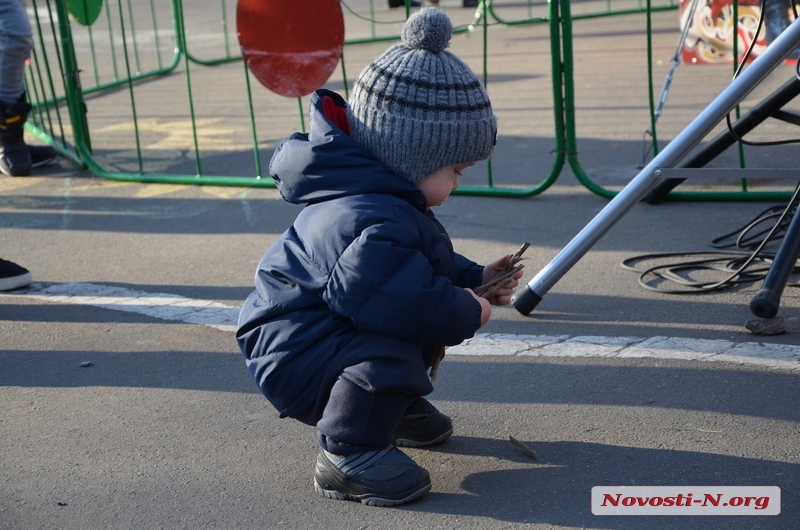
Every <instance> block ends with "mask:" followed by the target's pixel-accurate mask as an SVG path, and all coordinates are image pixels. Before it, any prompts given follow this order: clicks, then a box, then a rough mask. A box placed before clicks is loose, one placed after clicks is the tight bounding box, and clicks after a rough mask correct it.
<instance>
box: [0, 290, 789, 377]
mask: <svg viewBox="0 0 800 530" xmlns="http://www.w3.org/2000/svg"><path fill="white" fill-rule="evenodd" d="M4 296H26V297H31V298H36V299H39V300H43V301H46V302H49V303H58V304H85V305H90V306H95V307H102V308H105V309H113V310H115V311H128V312H132V313H139V314H143V315H148V316H151V317H155V318H160V319H163V320H173V321H179V322H184V323H188V324H200V325H203V326H209V327H212V328H215V329H220V330H223V331H228V332H233V331H235V330H236V322H237V319H238V316H239V307H231V306H229V305H225V304H222V303H219V302H214V301H212V300H199V299H195V298H186V297H184V296H178V295H174V294H166V293H149V292H144V291H136V290H133V289H126V288H124V287H114V286H109V285H99V284H91V283H34V284H32V285H31V287H30V288H28V289H26V290H22V291H14V292H12V293H4ZM447 354H448V355H470V356H479V355H485V356H492V355H504V356H513V355H516V356H521V357H522V356H534V357H617V358H635V357H649V358H659V359H682V360H692V361H724V362H733V363H739V364H754V365H761V366H769V367H773V368H781V369H789V370H797V371H800V346H793V345H785V344H769V343H761V342H732V341H726V340H704V339H685V338H676V337H662V336H656V337H602V336H569V335H508V334H501V333H490V334H486V333H479V334H477V335H476V336H475V337H473V338H472V339H468V340H466V341H464V342H463V343H462V344H460V345H458V346H453V347H451V348H448V349H447Z"/></svg>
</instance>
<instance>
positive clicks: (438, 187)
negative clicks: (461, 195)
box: [415, 162, 475, 208]
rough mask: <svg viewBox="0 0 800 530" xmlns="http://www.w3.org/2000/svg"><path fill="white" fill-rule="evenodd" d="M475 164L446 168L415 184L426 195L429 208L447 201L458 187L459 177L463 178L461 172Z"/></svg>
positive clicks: (455, 165)
mask: <svg viewBox="0 0 800 530" xmlns="http://www.w3.org/2000/svg"><path fill="white" fill-rule="evenodd" d="M474 164H475V162H470V163H468V164H454V165H452V166H445V167H443V168H442V169H439V170H437V171H434V172H433V173H431V174H430V175H428V176H427V177H425V178H424V179H422V181H421V182H419V183H417V184H415V186H416V187H417V189H418V190H420V191H421V192H422V193H423V195H425V202H426V204H427V206H428V208H430V207H432V206H439V205H440V204H442V203H443V202H444V201H446V200H447V198H448V197H449V196H450V194H451V193H452V192H453V190H454V189H456V188H457V187H458V177H460V176H461V172H462V171H464V170H465V169H467V168H468V167H470V166H472V165H474Z"/></svg>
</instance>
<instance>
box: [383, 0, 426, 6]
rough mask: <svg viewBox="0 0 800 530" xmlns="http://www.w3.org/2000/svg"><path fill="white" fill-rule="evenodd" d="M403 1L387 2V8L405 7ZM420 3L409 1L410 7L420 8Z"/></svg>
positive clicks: (393, 0) (390, 0)
mask: <svg viewBox="0 0 800 530" xmlns="http://www.w3.org/2000/svg"><path fill="white" fill-rule="evenodd" d="M405 6H406V3H405V0H389V7H405ZM420 6H422V2H419V1H418V0H411V7H420Z"/></svg>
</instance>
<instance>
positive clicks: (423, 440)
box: [394, 398, 453, 447]
mask: <svg viewBox="0 0 800 530" xmlns="http://www.w3.org/2000/svg"><path fill="white" fill-rule="evenodd" d="M452 434H453V422H452V421H451V420H450V418H449V417H447V416H446V415H444V414H442V413H441V412H439V410H438V409H437V408H436V407H434V406H433V405H432V404H431V403H430V401H428V400H427V399H425V398H417V399H416V400H414V401H413V402H412V403H411V405H409V407H408V408H407V409H406V411H405V412H404V413H403V417H402V418H400V423H399V424H398V425H397V428H395V430H394V444H395V445H398V446H400V447H428V446H431V445H436V444H440V443H442V442H444V441H445V440H447V439H448V438H450V436H451V435H452Z"/></svg>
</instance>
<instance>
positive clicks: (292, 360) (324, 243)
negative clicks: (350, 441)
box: [236, 90, 483, 423]
mask: <svg viewBox="0 0 800 530" xmlns="http://www.w3.org/2000/svg"><path fill="white" fill-rule="evenodd" d="M323 97H330V98H332V100H333V102H334V104H335V105H336V106H338V107H339V108H346V104H345V102H344V100H343V99H342V98H341V97H340V96H339V95H338V94H336V93H334V92H330V91H327V90H319V91H317V92H316V93H315V94H314V95H313V96H312V102H311V109H310V116H309V117H310V133H308V134H300V133H295V134H294V135H292V136H291V137H289V138H287V139H286V140H285V141H284V142H283V143H282V144H281V145H280V146H279V147H278V149H277V150H276V152H275V154H274V156H273V158H272V161H271V163H270V175H271V176H272V177H273V178H274V179H275V181H276V183H277V185H278V188H279V190H280V192H281V194H282V196H283V197H284V199H285V200H287V201H289V202H291V203H295V204H303V203H304V204H306V206H305V208H304V209H303V210H302V211H301V212H300V214H299V215H298V216H297V219H296V220H295V222H294V224H293V225H292V226H291V227H290V228H289V229H288V230H286V231H285V232H284V233H283V234H282V235H281V236H280V237H279V238H278V239H277V240H276V241H275V243H274V244H272V245H271V246H270V247H269V249H267V251H266V253H265V254H264V256H263V258H262V259H261V262H260V263H259V265H258V271H257V272H256V276H255V291H253V293H252V294H251V295H250V296H249V297H248V298H247V300H246V301H245V303H244V305H243V307H242V309H241V313H240V316H239V329H238V331H237V334H236V338H237V340H238V342H239V346H240V348H241V350H242V352H243V353H244V355H245V358H246V362H247V366H248V369H249V371H250V373H251V374H252V376H253V377H254V378H255V381H256V383H257V384H258V386H259V388H260V389H261V391H262V393H263V394H264V396H265V397H266V398H267V399H268V400H269V401H270V402H271V403H272V405H273V406H274V407H275V408H276V409H277V410H278V411H279V412H280V413H281V415H282V416H290V417H303V416H304V415H307V411H308V410H309V408H310V407H313V406H314V403H315V402H317V400H318V399H319V397H320V395H321V393H323V394H324V392H325V391H326V386H327V387H329V386H330V385H332V383H333V381H335V378H336V376H337V374H335V373H334V374H331V373H330V366H331V365H332V364H337V363H338V365H341V362H338V361H337V363H334V360H337V359H338V360H340V359H341V358H342V357H343V356H344V357H347V356H351V357H353V358H359V359H363V358H368V357H369V355H370V352H369V351H361V352H353V351H350V350H349V345H351V344H359V346H358V348H361V349H362V350H363V349H364V344H365V341H363V340H358V341H353V339H354V337H356V336H357V335H359V334H364V333H371V334H374V335H375V336H376V337H380V336H386V337H392V338H393V339H401V340H402V341H406V342H408V343H413V344H416V345H419V351H420V355H422V354H423V353H424V351H425V350H426V348H427V349H428V350H430V349H431V347H434V349H435V348H436V347H438V346H439V345H455V344H458V343H460V342H462V341H463V340H465V339H467V338H469V337H472V336H473V335H474V333H475V331H476V330H477V329H478V328H479V327H480V313H481V308H480V304H478V302H477V301H475V299H474V298H473V297H472V295H471V294H470V293H468V292H467V291H465V290H464V289H463V288H462V287H476V286H477V285H479V284H480V283H481V276H482V272H483V267H481V266H480V265H477V264H475V263H473V262H471V261H469V260H468V259H466V258H464V257H463V256H460V255H458V254H456V253H454V251H453V247H452V244H451V242H450V239H449V237H448V236H447V233H446V232H445V230H444V228H443V227H442V225H441V224H440V223H439V222H438V221H437V220H436V218H435V217H434V215H433V213H432V212H431V211H430V210H429V209H427V208H426V206H425V197H424V195H423V194H422V192H420V191H419V190H418V189H416V188H415V187H414V186H413V185H411V184H410V183H408V182H407V181H405V180H403V179H402V178H400V177H398V176H397V175H395V174H394V173H392V172H391V171H390V170H389V169H388V168H387V167H386V166H384V165H383V164H381V163H380V162H378V161H376V160H375V159H374V158H372V157H371V156H370V155H369V153H367V152H366V151H365V150H364V149H362V148H361V147H360V146H359V145H358V144H357V143H356V142H355V141H354V140H353V139H352V138H350V137H349V136H348V135H347V134H345V133H344V132H342V130H341V129H339V127H337V126H336V125H334V123H333V122H332V121H331V120H330V119H328V117H326V116H325V114H324V112H323V106H322V98H323ZM366 343H367V344H369V341H366ZM376 347H378V343H376ZM378 353H379V354H380V356H381V357H382V358H384V359H385V358H386V357H387V356H388V357H389V358H390V360H391V357H392V355H396V356H397V357H398V358H397V359H395V361H399V362H403V361H404V359H403V358H401V357H403V356H406V357H407V356H408V350H404V351H401V350H398V351H397V352H396V353H393V352H392V351H388V352H387V351H380V352H378V351H373V352H372V355H376V354H378ZM345 364H346V363H345ZM369 378H370V374H364V376H363V379H364V382H363V384H364V386H365V388H367V389H369V388H370V381H369ZM428 392H430V390H428ZM305 419H306V420H308V418H305ZM313 421H314V420H313V419H312V420H311V421H309V423H311V422H313Z"/></svg>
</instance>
